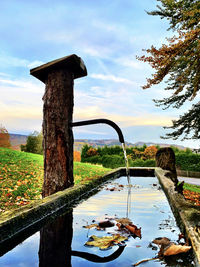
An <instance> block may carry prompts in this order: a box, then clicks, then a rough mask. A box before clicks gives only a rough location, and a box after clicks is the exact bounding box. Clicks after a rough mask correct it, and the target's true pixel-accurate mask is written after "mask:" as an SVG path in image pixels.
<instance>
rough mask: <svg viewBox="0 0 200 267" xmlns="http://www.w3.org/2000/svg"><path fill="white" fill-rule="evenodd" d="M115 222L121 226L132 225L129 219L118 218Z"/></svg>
mask: <svg viewBox="0 0 200 267" xmlns="http://www.w3.org/2000/svg"><path fill="white" fill-rule="evenodd" d="M116 221H117V222H118V223H121V224H132V221H131V220H130V219H129V218H120V219H116Z"/></svg>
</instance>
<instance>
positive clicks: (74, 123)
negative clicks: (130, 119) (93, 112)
mask: <svg viewBox="0 0 200 267" xmlns="http://www.w3.org/2000/svg"><path fill="white" fill-rule="evenodd" d="M100 123H103V124H108V125H110V126H111V127H113V128H114V129H115V131H116V132H117V134H118V137H119V142H120V143H122V144H124V136H123V134H122V131H121V129H120V128H119V126H118V125H117V124H116V123H114V122H113V121H111V120H107V119H95V120H87V121H78V122H72V124H71V126H72V127H77V126H86V125H91V124H100Z"/></svg>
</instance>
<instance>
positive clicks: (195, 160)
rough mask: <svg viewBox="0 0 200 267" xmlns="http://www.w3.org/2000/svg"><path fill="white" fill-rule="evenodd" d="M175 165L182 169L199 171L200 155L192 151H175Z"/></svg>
mask: <svg viewBox="0 0 200 267" xmlns="http://www.w3.org/2000/svg"><path fill="white" fill-rule="evenodd" d="M176 167H177V168H179V169H181V170H183V171H196V172H200V155H199V154H194V153H184V152H180V153H176Z"/></svg>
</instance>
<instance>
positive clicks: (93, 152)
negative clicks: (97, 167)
mask: <svg viewBox="0 0 200 267" xmlns="http://www.w3.org/2000/svg"><path fill="white" fill-rule="evenodd" d="M87 155H88V156H89V157H91V156H96V155H98V151H97V149H96V148H93V147H90V148H89V149H88V151H87Z"/></svg>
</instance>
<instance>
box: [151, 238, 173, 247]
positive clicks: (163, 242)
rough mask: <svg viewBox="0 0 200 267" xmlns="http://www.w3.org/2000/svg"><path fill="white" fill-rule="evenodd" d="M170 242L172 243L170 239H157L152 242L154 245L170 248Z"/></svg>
mask: <svg viewBox="0 0 200 267" xmlns="http://www.w3.org/2000/svg"><path fill="white" fill-rule="evenodd" d="M170 242H171V241H170V239H169V238H167V237H157V238H156V239H154V240H153V241H152V243H154V244H156V245H160V246H161V245H164V246H168V245H169V243H170Z"/></svg>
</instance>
